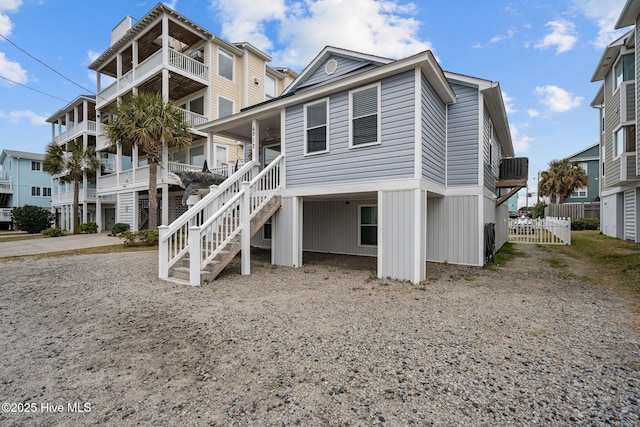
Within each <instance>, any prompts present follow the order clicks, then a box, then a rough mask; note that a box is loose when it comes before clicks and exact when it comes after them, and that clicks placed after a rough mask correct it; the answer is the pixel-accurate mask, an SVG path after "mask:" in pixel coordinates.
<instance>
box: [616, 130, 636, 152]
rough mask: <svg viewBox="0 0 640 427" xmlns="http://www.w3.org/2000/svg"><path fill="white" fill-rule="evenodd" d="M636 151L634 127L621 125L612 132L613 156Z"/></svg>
mask: <svg viewBox="0 0 640 427" xmlns="http://www.w3.org/2000/svg"><path fill="white" fill-rule="evenodd" d="M633 151H636V127H635V126H623V127H621V128H620V129H618V130H617V131H616V132H615V133H614V134H613V157H614V158H616V157H618V156H620V155H622V153H625V152H633Z"/></svg>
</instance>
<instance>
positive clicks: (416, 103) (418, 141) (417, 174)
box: [413, 68, 423, 179]
mask: <svg viewBox="0 0 640 427" xmlns="http://www.w3.org/2000/svg"><path fill="white" fill-rule="evenodd" d="M421 76H422V73H421V72H420V69H419V68H416V69H415V72H414V77H415V79H414V81H415V90H414V95H415V97H414V100H413V109H414V111H415V121H414V133H413V137H414V138H413V144H414V156H415V159H414V165H413V166H414V170H413V175H414V178H415V179H420V178H422V90H423V88H422V78H421Z"/></svg>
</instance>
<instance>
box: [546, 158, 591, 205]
mask: <svg viewBox="0 0 640 427" xmlns="http://www.w3.org/2000/svg"><path fill="white" fill-rule="evenodd" d="M588 181H589V176H588V175H587V173H586V172H585V171H584V169H582V168H581V167H580V166H579V165H578V164H577V163H575V162H571V161H569V159H562V160H552V161H550V162H549V170H546V171H543V172H541V173H540V182H539V183H538V192H539V193H540V194H541V195H543V196H549V197H550V198H551V203H556V201H558V203H563V202H564V199H565V198H567V197H569V196H570V195H571V193H573V191H574V190H575V189H576V188H579V187H584V186H585V185H587V183H588Z"/></svg>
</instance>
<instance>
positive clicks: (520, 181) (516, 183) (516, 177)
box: [496, 157, 529, 206]
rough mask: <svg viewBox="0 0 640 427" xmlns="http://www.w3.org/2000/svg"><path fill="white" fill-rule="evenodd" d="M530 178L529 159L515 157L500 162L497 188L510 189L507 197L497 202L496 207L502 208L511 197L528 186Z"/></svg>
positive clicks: (500, 198)
mask: <svg viewBox="0 0 640 427" xmlns="http://www.w3.org/2000/svg"><path fill="white" fill-rule="evenodd" d="M528 176H529V159H528V158H526V157H513V158H510V159H502V160H501V161H500V176H499V177H498V179H497V180H496V188H510V189H511V191H509V192H508V193H507V194H506V195H504V196H501V197H499V198H498V200H496V205H497V206H500V205H501V204H503V203H504V202H506V201H507V200H509V198H510V197H511V196H513V195H514V194H515V193H517V192H518V191H519V190H521V189H522V188H525V187H526V186H527V178H528Z"/></svg>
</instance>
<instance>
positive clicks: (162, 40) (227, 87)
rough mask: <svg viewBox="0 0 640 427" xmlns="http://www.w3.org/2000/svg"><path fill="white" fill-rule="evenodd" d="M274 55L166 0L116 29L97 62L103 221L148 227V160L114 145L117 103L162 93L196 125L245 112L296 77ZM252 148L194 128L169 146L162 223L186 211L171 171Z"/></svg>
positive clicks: (231, 162) (235, 159)
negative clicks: (108, 126) (112, 119)
mask: <svg viewBox="0 0 640 427" xmlns="http://www.w3.org/2000/svg"><path fill="white" fill-rule="evenodd" d="M270 60H271V58H270V57H269V56H268V55H267V54H265V53H264V52H262V51H260V50H259V49H257V48H255V47H254V46H252V45H251V44H249V43H228V42H226V41H224V40H223V39H221V38H219V37H217V36H216V35H214V34H212V33H211V32H209V31H207V30H206V29H204V28H202V27H200V26H198V25H197V24H195V23H193V22H192V21H190V20H189V19H187V18H185V17H184V16H182V15H180V14H179V13H177V12H175V11H174V10H172V9H171V8H169V7H168V6H166V5H164V4H162V3H159V4H158V5H156V6H155V7H154V8H153V9H152V10H151V11H150V12H149V13H147V15H145V16H144V17H143V18H142V19H140V20H139V21H138V22H137V23H135V24H133V21H132V18H131V17H129V16H127V17H125V18H124V19H123V20H122V21H121V22H120V23H119V24H118V25H117V26H116V27H115V28H114V29H113V30H112V31H111V45H110V47H109V48H108V49H107V50H106V51H104V52H103V53H102V54H101V55H100V56H99V57H98V58H97V59H96V60H95V61H94V62H93V63H92V64H91V65H90V66H89V68H90V69H91V70H94V71H96V77H97V97H96V105H95V111H96V117H97V128H96V149H97V151H98V152H99V154H100V156H101V158H102V159H103V162H104V164H105V167H104V168H103V171H102V172H101V173H100V174H99V176H98V177H97V180H96V181H97V182H96V199H95V210H96V222H97V223H98V226H99V227H100V229H109V228H110V226H111V225H113V223H115V222H123V223H127V224H129V225H130V226H131V228H132V230H138V229H141V228H145V227H146V220H147V215H148V165H147V161H146V159H145V158H144V156H143V154H142V152H139V150H137V149H136V148H135V147H134V148H133V149H131V150H129V151H126V150H125V149H124V148H123V147H121V146H120V145H118V146H116V147H112V146H111V145H110V144H109V141H108V140H107V139H106V138H105V136H104V134H103V123H105V122H106V121H108V120H109V111H110V109H111V107H112V106H113V105H114V104H115V103H116V102H117V101H118V99H121V98H123V97H127V96H130V95H131V94H132V93H134V92H136V91H153V92H161V93H162V94H163V96H164V97H165V98H167V99H170V100H172V101H174V102H175V103H176V104H178V105H179V106H180V107H181V108H182V109H183V110H184V114H185V117H186V119H187V120H188V121H189V123H190V124H191V125H192V126H194V127H195V126H197V125H200V124H203V123H205V122H208V121H210V120H214V119H217V118H220V117H224V116H227V115H231V114H234V113H237V112H239V111H240V110H241V109H243V108H245V107H248V106H251V105H254V104H258V103H261V102H264V101H267V100H269V99H271V98H274V97H276V96H278V95H279V94H280V93H281V92H282V91H283V90H284V88H285V87H286V86H287V85H288V84H289V83H290V82H291V81H293V79H295V77H296V74H295V73H294V72H292V71H291V70H288V69H276V68H271V67H269V66H267V63H268V62H269V61H270ZM243 152H244V146H243V145H242V144H240V143H236V141H235V140H233V139H229V138H222V137H218V136H213V137H211V136H210V135H208V134H207V133H204V132H198V131H196V130H193V142H192V144H191V146H190V147H189V148H188V149H186V150H183V151H171V152H169V151H167V152H166V153H164V155H163V162H162V167H161V168H160V169H159V173H158V190H159V194H158V196H159V198H160V200H161V203H160V213H159V219H160V223H161V224H169V223H170V222H172V221H173V220H174V219H175V218H177V217H178V216H179V215H180V214H181V213H183V212H184V211H185V210H186V208H187V207H186V206H183V205H182V203H181V199H182V193H183V190H182V189H181V188H180V187H178V186H177V185H175V182H174V181H173V179H172V178H171V175H170V174H169V172H176V171H183V170H202V167H203V164H204V162H205V161H206V162H207V166H208V167H209V168H210V169H214V168H216V169H218V168H219V169H218V171H222V170H229V169H230V168H234V167H235V166H236V165H237V164H238V163H242V159H243Z"/></svg>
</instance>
